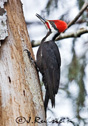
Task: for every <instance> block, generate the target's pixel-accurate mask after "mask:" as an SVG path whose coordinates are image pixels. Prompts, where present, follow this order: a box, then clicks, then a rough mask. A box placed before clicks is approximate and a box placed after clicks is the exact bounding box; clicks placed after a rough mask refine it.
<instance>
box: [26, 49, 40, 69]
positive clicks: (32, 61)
mask: <svg viewBox="0 0 88 126" xmlns="http://www.w3.org/2000/svg"><path fill="white" fill-rule="evenodd" d="M24 51H26V52H27V55H28V58H29V59H30V61H31V63H32V64H33V65H34V66H35V68H36V70H37V71H39V69H38V67H37V64H36V62H35V61H34V59H33V58H32V56H31V53H30V51H29V50H27V49H25V50H24Z"/></svg>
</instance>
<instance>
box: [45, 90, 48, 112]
mask: <svg viewBox="0 0 88 126" xmlns="http://www.w3.org/2000/svg"><path fill="white" fill-rule="evenodd" d="M48 102H49V94H48V92H47V91H46V94H45V101H44V108H45V113H46V110H47V106H48Z"/></svg>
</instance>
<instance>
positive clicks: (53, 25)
mask: <svg viewBox="0 0 88 126" xmlns="http://www.w3.org/2000/svg"><path fill="white" fill-rule="evenodd" d="M50 24H51V25H52V27H53V28H54V29H55V30H57V31H58V29H57V27H56V25H55V23H54V22H53V21H50Z"/></svg>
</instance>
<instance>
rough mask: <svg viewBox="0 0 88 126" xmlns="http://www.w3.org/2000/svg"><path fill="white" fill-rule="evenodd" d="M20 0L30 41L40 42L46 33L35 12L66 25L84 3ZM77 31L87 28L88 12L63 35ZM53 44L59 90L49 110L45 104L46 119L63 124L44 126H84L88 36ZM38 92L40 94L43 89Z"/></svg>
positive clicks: (87, 111) (86, 119)
mask: <svg viewBox="0 0 88 126" xmlns="http://www.w3.org/2000/svg"><path fill="white" fill-rule="evenodd" d="M21 1H22V3H23V12H24V17H25V22H26V24H27V28H28V32H29V36H30V40H31V41H32V40H35V41H41V39H42V38H43V37H44V36H45V35H46V32H47V31H46V28H45V27H44V25H43V24H42V23H41V22H40V21H39V19H38V18H37V17H36V16H35V14H36V13H38V14H40V15H41V16H42V17H45V18H46V19H60V20H64V21H66V22H67V23H69V22H70V21H72V20H73V19H74V17H75V16H76V15H77V14H78V12H79V10H80V9H81V8H82V6H83V4H84V2H85V0H21ZM80 28H88V9H86V10H85V11H84V13H83V14H82V16H81V17H80V18H79V20H77V22H76V23H75V24H74V25H72V26H71V27H70V28H69V29H68V30H66V32H67V33H70V32H76V31H77V30H78V29H80ZM56 44H57V46H58V48H59V50H60V54H61V62H62V63H61V80H60V89H59V91H58V94H57V95H56V107H55V108H53V109H52V107H51V104H50V103H49V106H48V112H47V119H48V120H49V119H50V120H51V119H55V118H57V119H60V118H65V121H64V122H63V123H61V124H57V123H55V124H48V126H88V33H87V34H83V35H82V36H81V37H79V38H68V39H63V40H59V41H57V42H56ZM37 49H38V47H33V51H34V54H35V57H36V52H37ZM40 78H41V77H40ZM41 84H42V80H41ZM42 90H43V93H44V89H43V86H42ZM68 119H69V120H70V122H68Z"/></svg>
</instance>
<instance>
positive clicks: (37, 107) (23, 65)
mask: <svg viewBox="0 0 88 126" xmlns="http://www.w3.org/2000/svg"><path fill="white" fill-rule="evenodd" d="M5 9H6V11H7V17H8V20H7V24H8V26H7V27H8V37H7V38H6V40H4V41H3V42H2V45H1V47H0V126H21V125H22V126H35V125H36V126H38V125H39V126H45V125H46V124H44V123H43V124H41V125H40V124H38V123H32V122H34V120H35V117H36V116H39V117H41V119H43V120H45V113H44V106H43V100H42V93H41V89H40V83H39V78H38V75H37V71H36V69H35V67H34V66H33V64H32V63H31V62H30V60H29V59H28V56H27V53H26V52H25V51H24V49H26V48H28V49H29V50H30V52H31V55H32V57H34V56H33V52H32V47H31V44H30V40H29V36H28V32H27V28H26V25H25V20H24V17H23V12H22V4H21V2H20V0H8V2H7V3H6V4H5ZM19 116H23V117H25V118H26V119H27V120H29V117H31V123H26V122H25V123H23V124H18V123H17V122H16V120H15V119H16V118H17V117H19ZM20 121H21V120H20Z"/></svg>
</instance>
